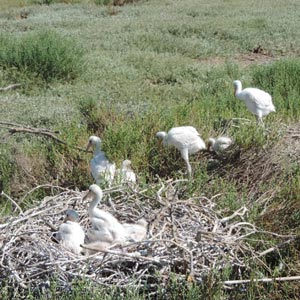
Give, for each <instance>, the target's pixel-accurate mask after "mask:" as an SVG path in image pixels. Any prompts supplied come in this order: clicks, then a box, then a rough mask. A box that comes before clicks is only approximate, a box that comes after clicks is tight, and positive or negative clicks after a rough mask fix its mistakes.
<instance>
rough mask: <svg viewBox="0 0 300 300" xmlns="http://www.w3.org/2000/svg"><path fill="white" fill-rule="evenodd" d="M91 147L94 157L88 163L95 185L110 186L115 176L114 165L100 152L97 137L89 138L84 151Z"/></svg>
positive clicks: (99, 142)
mask: <svg viewBox="0 0 300 300" xmlns="http://www.w3.org/2000/svg"><path fill="white" fill-rule="evenodd" d="M91 147H93V148H94V155H93V158H92V159H91V163H90V167H91V173H92V176H93V178H94V179H95V182H96V184H98V185H100V186H102V187H104V186H106V185H108V186H110V185H111V183H112V181H113V179H114V176H115V171H116V165H115V164H114V163H111V162H110V161H109V160H108V158H107V157H106V155H105V153H104V152H103V151H102V150H101V139H100V138H99V137H97V136H91V137H90V138H89V142H88V145H87V147H86V150H89V148H91Z"/></svg>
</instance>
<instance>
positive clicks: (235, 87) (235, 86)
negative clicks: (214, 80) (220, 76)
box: [233, 80, 242, 95]
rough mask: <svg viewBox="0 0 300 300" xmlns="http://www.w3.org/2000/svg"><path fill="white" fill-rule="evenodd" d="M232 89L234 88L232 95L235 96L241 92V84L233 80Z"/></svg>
mask: <svg viewBox="0 0 300 300" xmlns="http://www.w3.org/2000/svg"><path fill="white" fill-rule="evenodd" d="M233 87H234V95H236V93H237V92H239V91H241V90H242V83H241V82H240V80H235V81H234V82H233Z"/></svg>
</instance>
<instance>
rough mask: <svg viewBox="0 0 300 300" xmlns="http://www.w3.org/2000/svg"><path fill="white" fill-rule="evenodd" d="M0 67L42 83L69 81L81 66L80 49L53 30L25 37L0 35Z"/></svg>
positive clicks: (33, 33) (77, 73) (78, 71)
mask: <svg viewBox="0 0 300 300" xmlns="http://www.w3.org/2000/svg"><path fill="white" fill-rule="evenodd" d="M0 40H1V43H0V66H1V67H2V68H3V69H9V70H10V69H12V70H14V69H15V70H18V71H19V72H21V73H26V74H29V75H30V77H38V78H41V79H42V80H44V81H46V82H50V81H52V80H72V79H74V78H76V77H77V76H78V75H79V74H80V72H81V67H82V60H81V58H82V51H81V49H80V48H79V47H78V46H77V45H76V44H75V43H74V42H73V41H72V40H71V39H68V38H65V37H63V36H61V35H59V34H58V33H56V32H55V31H50V30H42V31H37V32H32V33H28V34H26V36H25V37H23V38H20V37H17V36H8V35H2V36H0Z"/></svg>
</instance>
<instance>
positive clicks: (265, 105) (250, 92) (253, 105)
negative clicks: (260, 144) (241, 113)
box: [233, 80, 276, 125]
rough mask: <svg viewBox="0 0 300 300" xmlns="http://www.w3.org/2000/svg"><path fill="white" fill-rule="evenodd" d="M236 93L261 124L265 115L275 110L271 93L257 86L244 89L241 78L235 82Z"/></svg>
mask: <svg viewBox="0 0 300 300" xmlns="http://www.w3.org/2000/svg"><path fill="white" fill-rule="evenodd" d="M233 86H234V95H235V96H236V97H237V98H238V99H240V100H242V101H244V102H245V104H246V106H247V108H248V110H249V111H250V112H252V113H253V114H254V115H255V117H256V120H257V122H258V123H259V124H261V125H263V124H264V123H263V117H264V116H267V115H268V114H269V113H270V112H275V111H276V109H275V106H274V104H273V102H272V97H271V95H270V94H268V93H266V92H265V91H262V90H260V89H257V88H246V89H243V90H242V83H241V82H240V81H239V80H235V81H234V82H233Z"/></svg>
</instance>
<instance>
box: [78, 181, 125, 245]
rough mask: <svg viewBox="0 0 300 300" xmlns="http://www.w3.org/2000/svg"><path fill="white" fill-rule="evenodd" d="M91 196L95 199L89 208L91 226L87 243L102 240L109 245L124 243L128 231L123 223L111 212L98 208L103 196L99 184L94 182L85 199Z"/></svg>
mask: <svg viewBox="0 0 300 300" xmlns="http://www.w3.org/2000/svg"><path fill="white" fill-rule="evenodd" d="M90 197H91V198H92V199H93V200H92V202H91V203H90V205H89V209H88V212H89V218H90V221H91V228H90V229H89V230H88V231H87V233H86V243H95V242H100V243H107V245H112V244H116V243H123V242H124V241H125V239H126V233H125V230H124V228H123V226H122V224H121V223H120V222H119V221H118V220H117V219H116V218H115V217H114V216H113V215H112V214H110V213H109V212H106V211H104V210H101V209H99V208H97V205H98V203H99V202H100V201H101V199H102V197H103V192H102V190H101V188H100V187H99V186H98V185H96V184H92V185H91V186H90V187H89V192H88V193H87V194H86V195H85V197H84V198H83V199H86V198H90Z"/></svg>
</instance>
